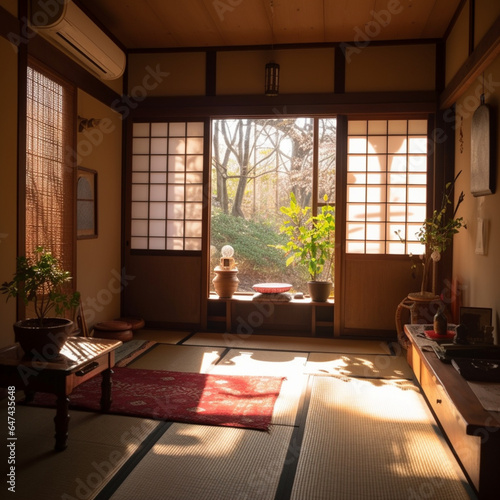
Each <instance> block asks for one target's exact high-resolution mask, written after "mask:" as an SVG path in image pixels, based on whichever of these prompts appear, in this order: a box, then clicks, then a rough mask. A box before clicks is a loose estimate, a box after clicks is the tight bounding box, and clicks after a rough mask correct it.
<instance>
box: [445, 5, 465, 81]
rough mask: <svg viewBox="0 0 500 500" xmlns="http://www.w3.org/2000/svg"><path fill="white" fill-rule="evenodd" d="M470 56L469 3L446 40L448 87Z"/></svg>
mask: <svg viewBox="0 0 500 500" xmlns="http://www.w3.org/2000/svg"><path fill="white" fill-rule="evenodd" d="M468 55H469V2H466V5H465V6H464V8H463V9H462V11H461V13H460V15H459V17H458V19H457V22H456V23H455V26H454V27H453V29H452V30H451V33H450V35H449V36H448V39H447V40H446V85H448V83H450V81H451V79H452V78H453V77H454V76H455V74H456V73H457V71H458V70H459V69H460V67H461V66H462V64H463V63H464V62H465V61H466V59H467V57H468Z"/></svg>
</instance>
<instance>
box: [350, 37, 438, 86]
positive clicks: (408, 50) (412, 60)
mask: <svg viewBox="0 0 500 500" xmlns="http://www.w3.org/2000/svg"><path fill="white" fill-rule="evenodd" d="M435 59H436V49H435V47H434V45H432V44H431V45H401V46H397V45H394V46H392V45H391V46H387V47H370V46H368V47H365V48H358V49H357V50H354V49H353V50H351V53H350V56H349V59H347V64H346V85H345V90H346V92H387V91H412V90H434V88H435Z"/></svg>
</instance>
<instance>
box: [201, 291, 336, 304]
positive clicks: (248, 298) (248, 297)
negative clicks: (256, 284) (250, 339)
mask: <svg viewBox="0 0 500 500" xmlns="http://www.w3.org/2000/svg"><path fill="white" fill-rule="evenodd" d="M253 297H254V294H253V293H244V292H240V293H236V294H234V295H233V296H232V297H231V298H220V297H219V296H218V295H217V294H216V293H214V292H210V294H209V296H208V300H214V301H215V300H217V301H220V302H232V301H241V302H252V299H253ZM255 302H256V303H257V302H258V303H260V302H272V303H273V304H298V305H300V304H314V305H315V306H319V307H321V306H329V305H333V304H335V299H333V298H330V299H328V301H327V302H313V301H312V300H311V298H310V297H306V296H305V297H304V298H303V299H293V298H292V299H291V300H288V301H286V300H272V299H270V300H269V301H266V300H261V301H255Z"/></svg>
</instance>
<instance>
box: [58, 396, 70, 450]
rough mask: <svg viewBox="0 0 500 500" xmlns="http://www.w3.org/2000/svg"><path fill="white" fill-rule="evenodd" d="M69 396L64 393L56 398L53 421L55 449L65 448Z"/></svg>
mask: <svg viewBox="0 0 500 500" xmlns="http://www.w3.org/2000/svg"><path fill="white" fill-rule="evenodd" d="M68 410H69V398H68V397H67V396H66V395H65V394H64V395H62V396H58V398H57V410H56V416H55V417H54V422H55V424H56V436H55V437H56V446H55V449H56V450H57V451H62V450H65V449H66V447H67V439H68V427H69V411H68Z"/></svg>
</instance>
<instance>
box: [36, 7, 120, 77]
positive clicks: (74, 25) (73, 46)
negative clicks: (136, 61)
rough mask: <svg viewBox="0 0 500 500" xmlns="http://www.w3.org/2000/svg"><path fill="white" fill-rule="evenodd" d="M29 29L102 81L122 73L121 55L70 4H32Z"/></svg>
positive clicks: (118, 48) (111, 41) (79, 11)
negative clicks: (67, 54)
mask: <svg viewBox="0 0 500 500" xmlns="http://www.w3.org/2000/svg"><path fill="white" fill-rule="evenodd" d="M30 26H31V27H32V28H33V29H34V30H35V31H37V32H38V33H39V34H40V35H43V36H44V37H45V38H47V39H48V40H49V41H51V42H54V43H55V44H56V45H58V46H59V47H62V48H63V49H64V50H65V51H66V52H68V53H69V54H71V55H73V56H74V57H76V58H77V59H78V61H80V62H81V63H83V65H85V66H86V67H87V68H89V69H90V70H91V71H92V72H93V73H95V74H96V75H97V76H98V77H99V78H102V79H103V80H114V79H115V78H119V77H120V76H121V75H122V74H123V72H124V71H125V64H126V58H125V54H124V52H123V51H122V50H121V49H120V47H118V45H116V43H114V42H113V40H111V38H109V37H108V36H107V35H106V34H105V33H104V32H103V31H102V30H101V29H100V28H99V27H98V26H97V25H96V24H95V23H94V22H93V21H92V20H91V19H90V18H89V17H88V16H87V15H86V14H85V13H84V12H83V11H82V10H81V9H79V8H78V7H77V6H76V5H75V4H74V3H73V2H72V1H70V0H32V2H31V9H30Z"/></svg>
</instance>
